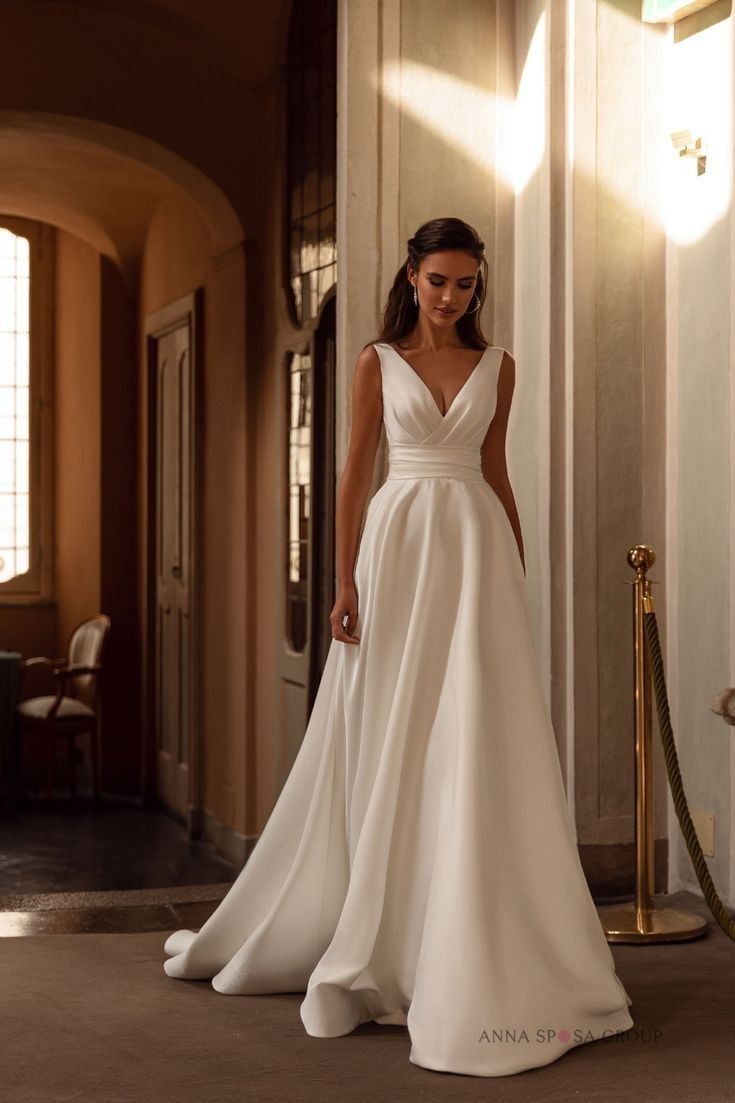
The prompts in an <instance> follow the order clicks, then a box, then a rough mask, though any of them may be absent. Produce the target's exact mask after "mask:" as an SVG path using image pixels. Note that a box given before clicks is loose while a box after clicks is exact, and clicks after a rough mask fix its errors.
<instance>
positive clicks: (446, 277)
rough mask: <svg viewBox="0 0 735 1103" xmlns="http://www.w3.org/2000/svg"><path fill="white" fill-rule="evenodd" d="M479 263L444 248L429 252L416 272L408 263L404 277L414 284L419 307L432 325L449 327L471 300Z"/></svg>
mask: <svg viewBox="0 0 735 1103" xmlns="http://www.w3.org/2000/svg"><path fill="white" fill-rule="evenodd" d="M479 271H480V266H479V264H478V263H477V261H476V260H475V258H474V257H472V256H470V254H469V253H464V252H460V251H459V250H458V249H447V250H445V251H444V252H441V253H430V254H429V255H428V256H426V257H424V258H423V260H422V261H421V264H420V265H419V271H418V275H417V273H416V272H415V271H414V269H413V268H411V266H410V265H409V266H408V277H409V279H410V281H411V283H412V284H414V286H415V287H416V290H417V292H418V298H419V310H422V311H423V312H424V313H425V314H427V315H428V316H429V318H430V319H431V321H432V322H434V323H435V325H439V326H452V325H454V324H455V323H456V321H457V319H458V318H460V317H461V316H462V314H464V312H465V311H466V310H467V307H468V306H470V304H471V303H472V305H473V306H474V305H476V300H475V303H473V302H472V299H473V296H474V294H475V287H476V285H477V276H478V273H479Z"/></svg>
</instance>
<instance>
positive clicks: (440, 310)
mask: <svg viewBox="0 0 735 1103" xmlns="http://www.w3.org/2000/svg"><path fill="white" fill-rule="evenodd" d="M436 309H437V310H438V311H439V313H440V314H456V313H457V311H456V310H442V308H441V307H440V306H438V307H437V308H436Z"/></svg>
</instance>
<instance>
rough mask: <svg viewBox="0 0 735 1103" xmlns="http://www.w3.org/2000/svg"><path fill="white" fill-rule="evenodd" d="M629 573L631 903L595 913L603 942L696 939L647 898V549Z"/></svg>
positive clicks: (688, 919) (687, 921) (651, 558)
mask: <svg viewBox="0 0 735 1103" xmlns="http://www.w3.org/2000/svg"><path fill="white" fill-rule="evenodd" d="M627 559H628V563H629V564H630V566H631V567H632V568H633V570H634V571H635V580H634V581H633V582H632V583H630V585H632V587H633V651H634V654H633V677H634V683H635V686H634V724H635V899H634V900H632V901H631V902H630V903H628V904H621V905H612V906H609V907H604V908H598V909H597V912H598V915H599V916H600V921H601V923H602V927H603V930H604V931H605V935H606V937H607V940H608V942H676V941H683V940H684V939H689V938H698V937H699V936H700V935H702V934H704V932H705V930H706V929H707V922H706V920H705V919H702V918H701V916H698V915H695V914H693V913H692V912H685V911H681V910H678V909H675V908H666V907H656V906H655V904H654V899H653V886H654V880H653V873H654V857H653V748H652V743H651V703H652V700H653V687H652V683H651V669H650V660H649V656H648V649H647V647H646V633H645V625H644V620H643V616H644V613H646V612H649V611H652V610H653V594H652V593H651V582H650V581H649V579H648V576H647V571H648V568H649V567H652V566H653V564H654V563H655V562H656V553H655V552H654V550H653V548H651V547H649V545H648V544H637V545H636V546H635V547H634V548H631V549H630V551H629V552H628V556H627Z"/></svg>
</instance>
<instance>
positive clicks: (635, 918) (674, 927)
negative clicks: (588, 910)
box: [597, 901, 707, 942]
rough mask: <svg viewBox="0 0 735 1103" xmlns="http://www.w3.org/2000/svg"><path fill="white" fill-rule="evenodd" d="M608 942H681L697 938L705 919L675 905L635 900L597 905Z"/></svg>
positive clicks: (702, 929)
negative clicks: (656, 905)
mask: <svg viewBox="0 0 735 1103" xmlns="http://www.w3.org/2000/svg"><path fill="white" fill-rule="evenodd" d="M597 914H598V915H599V917H600V922H601V923H602V929H603V931H604V932H605V937H606V938H607V941H608V942H684V941H685V940H686V939H690V938H700V937H701V936H702V935H703V934H704V932H705V931H706V930H707V920H706V919H702V917H701V916H700V915H695V914H694V913H693V912H684V911H678V910H677V909H675V908H636V906H635V902H634V901H631V902H630V904H616V905H614V906H612V907H605V908H598V909H597Z"/></svg>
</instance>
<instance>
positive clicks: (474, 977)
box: [164, 342, 633, 1076]
mask: <svg viewBox="0 0 735 1103" xmlns="http://www.w3.org/2000/svg"><path fill="white" fill-rule="evenodd" d="M375 347H376V349H377V351H378V355H379V357H380V361H381V370H382V380H383V383H382V386H383V418H384V424H385V429H386V433H387V440H388V445H389V450H390V451H389V457H390V459H389V465H390V466H389V473H388V477H387V479H386V481H385V482H384V483H383V485H382V486H381V487H380V489H379V490H378V491H377V493H376V494H375V495H374V496H373V497H372V499H371V500H370V502H369V504H368V508H367V511H366V514H365V523H364V527H363V531H362V536H361V540H360V546H359V551H358V556H357V560H356V563H355V584H356V589H357V595H358V602H359V609H358V619H357V625H356V628H355V634H356V635H358V636H360V637H361V640H360V643H359V644H345V643H341V642H338V641H336V640H333V641H332V644H331V646H330V649H329V652H328V656H327V660H326V664H325V667H324V671H323V674H322V678H321V682H320V685H319V690H318V693H317V696H316V699H315V702H314V707H313V709H312V712H311V716H310V719H309V723H308V726H307V728H306V732H305V735H304V739H303V742H302V745H301V748H300V750H299V753H298V755H297V758H296V760H295V762H294V765H293V767H292V769H291V772H290V774H289V776H288V778H287V779H286V782H285V784H284V786H283V789H282V790H281V793H280V796H279V798H278V800H277V802H276V804H275V806H274V808H273V811H272V813H271V816H270V818H269V820H268V822H267V823H266V825H265V827H264V829H263V832H262V834H261V836H260V838H259V839H258V842H257V844H256V846H255V848H254V850H253V852H252V854H251V856H250V858H249V860H248V861H247V863H246V865H245V867H244V868H243V870H242V872H241V873H240V875H239V876H238V878H237V880H236V881H235V883H234V884H233V885H232V887H231V888H230V890H229V891H228V893H227V895H226V896H225V897H224V899H223V900H222V902H221V903H220V905H219V906H218V907H217V909H216V911H215V912H214V913H213V915H212V916H211V917H210V918H209V919H208V920H207V922H206V923H205V924H204V926H203V927H202V928H201V930H200V931H199V932H198V933H194V932H193V931H188V930H181V931H176V932H174V933H173V934H171V935H170V936H169V937H168V938H167V940H166V943H165V946H164V951H165V953H166V954H168V955H170V956H169V957H168V959H167V960H166V961H165V962H164V968H165V970H166V973H167V974H168V975H169V976H170V977H179V978H185V979H190V980H198V979H210V978H211V983H212V985H213V987H214V988H215V989H216V991H217V992H221V993H225V994H227V995H257V994H259V993H275V992H300V993H305V997H304V999H303V1002H302V1003H301V1005H300V1014H301V1019H302V1021H303V1024H304V1027H305V1028H306V1031H307V1032H308V1033H309V1034H310V1035H313V1036H315V1037H319V1038H327V1037H330V1038H331V1037H335V1036H337V1035H343V1034H348V1033H349V1032H351V1031H352V1030H354V1029H355V1027H357V1026H358V1025H359V1024H360V1023H364V1022H367V1021H370V1020H373V1021H375V1022H377V1023H392V1024H396V1023H397V1024H405V1025H406V1026H407V1027H408V1034H409V1036H410V1042H411V1048H410V1054H409V1060H410V1061H412V1062H413V1063H414V1064H416V1065H421V1066H423V1067H424V1068H427V1069H436V1070H440V1071H445V1072H456V1073H466V1074H470V1075H474V1076H504V1075H508V1074H510V1073H516V1072H519V1071H521V1070H523V1069H527V1068H532V1067H534V1066H539V1065H545V1064H548V1063H549V1062H551V1061H554V1060H556V1059H557V1058H558V1057H560V1056H561V1055H562V1054H564V1053H565V1052H567V1051H568V1050H569V1049H570V1048H572V1047H573V1046H576V1045H579V1044H580V1043H582V1042H588V1041H591V1040H593V1039H597V1038H602V1037H604V1036H607V1035H611V1034H615V1033H618V1032H620V1031H624V1030H627V1029H628V1028H630V1027H631V1026H632V1025H633V1020H632V1018H631V1016H630V1012H629V1011H628V1006H629V1004H630V1003H631V1000H630V998H629V997H628V995H627V994H626V991H625V989H624V987H623V985H622V983H621V981H620V980H619V978H618V977H617V975H616V973H615V965H614V961H613V957H612V954H611V952H610V948H609V946H608V944H607V941H606V939H605V936H604V934H603V931H602V927H601V924H600V920H599V918H598V915H597V911H596V909H595V906H594V903H593V901H592V898H591V896H590V893H589V889H588V886H587V882H586V880H585V876H584V873H583V870H582V867H581V864H580V860H579V856H578V852H577V846H576V837H575V830H574V826H573V822H572V819H571V814H570V812H569V809H568V806H567V802H566V796H565V790H564V784H563V778H562V774H561V768H560V764H559V758H558V753H557V749H556V743H555V740H554V733H553V729H552V725H551V720H550V715H549V712H548V708H547V702H546V697H545V693H544V688H543V683H542V678H541V674H540V668H539V665H538V661H537V655H536V651H535V643H534V638H533V629H532V622H531V618H530V613H529V605H528V597H527V590H526V579H525V575H524V573H523V567H522V564H521V560H520V556H519V554H518V547H517V544H516V540H515V537H514V534H513V529H512V527H511V524H510V521H509V520H508V516H507V514H506V512H505V509H504V507H503V505H502V503H501V501H500V499H499V498H498V496H497V495H496V494H495V492H494V490H493V489H492V488H491V487H490V485H489V484H488V483H487V482H486V481H485V479H484V478H483V475H482V471H481V467H480V445H481V443H482V440H483V438H484V437H485V434H486V431H487V428H488V426H489V424H490V421H491V419H492V417H493V414H494V411H495V405H496V395H497V382H498V374H499V370H500V363H501V360H502V358H503V349H502V348H498V347H495V346H490V347H488V348H487V349H486V350H485V351H484V353H483V355H482V357H481V359H480V360H479V362H478V364H477V366H476V368H475V369H474V371H473V373H472V375H471V376H470V377H469V379H468V380H467V382H466V383H465V385H464V386H463V388H462V390H461V391H460V392H459V394H458V395H457V397H456V398H455V400H454V401H453V403H452V405H451V406H450V408H449V410H448V411H447V413H446V414H445V415H442V413H441V411H440V410H439V407H438V406H437V404H436V402H435V400H434V398H433V396H432V394H431V392H430V391H429V389H428V387H427V386H426V384H425V383H424V382H423V380H422V379H421V378H420V377H419V375H418V374H417V373H416V372H415V371H414V369H413V368H412V367H411V366H410V365H409V363H408V361H406V360H405V359H404V358H403V357H402V356H401V355H400V354H399V353H398V352H397V351H396V350H395V349H394V348H393V347H392V346H391V345H388V344H385V343H382V342H381V343H377V344H376V346H375ZM202 1013H204V1012H203V1009H202ZM344 1053H345V1060H346V1061H349V1049H347V1048H346V1049H345V1051H344Z"/></svg>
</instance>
